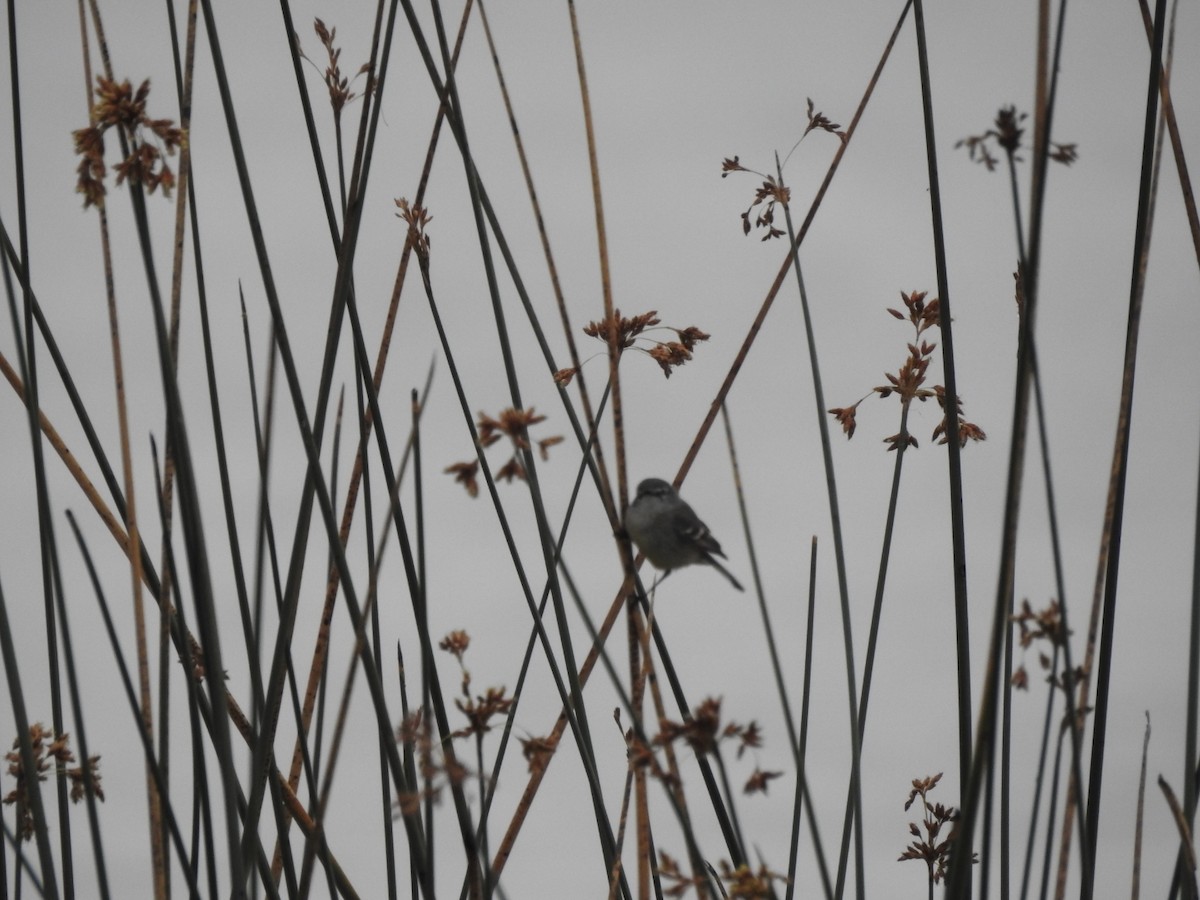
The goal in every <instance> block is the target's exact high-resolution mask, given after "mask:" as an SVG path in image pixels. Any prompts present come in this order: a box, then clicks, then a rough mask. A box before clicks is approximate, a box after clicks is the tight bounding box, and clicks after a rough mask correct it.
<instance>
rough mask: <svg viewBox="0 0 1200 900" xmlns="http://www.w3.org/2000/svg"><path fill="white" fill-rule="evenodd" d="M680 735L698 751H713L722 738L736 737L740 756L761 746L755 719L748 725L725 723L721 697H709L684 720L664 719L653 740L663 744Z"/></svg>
mask: <svg viewBox="0 0 1200 900" xmlns="http://www.w3.org/2000/svg"><path fill="white" fill-rule="evenodd" d="M680 739H682V740H685V741H687V743H688V744H689V745H690V746H691V748H692V749H693V750H695V751H696V752H697V753H713V752H714V751H715V750H716V749H717V744H718V743H720V742H721V741H725V740H736V741H737V742H738V751H737V756H738V759H741V758H742V754H743V753H745V752H746V750H747V749H750V748H754V749H757V748H759V747H761V746H762V730H761V729H760V728H759V727H758V724H757V723H756V722H753V721H751V722H750V724H749V725H739V724H738V723H736V722H730V723H728V724H727V725H724V726H722V725H721V699H720V698H719V697H708V698H706V699H705V700H704V701H702V702H701V704H700V705H699V706H697V707H696V708H695V709H694V710H692V715H691V718H689V719H688V720H687V721H685V722H672V721H671V720H670V719H663V720H662V722H661V723H660V726H659V733H658V736H657V737H656V738H654V743H655V744H656V745H658V746H660V747H661V746H664V745H666V744H671V743H674V742H675V741H677V740H680Z"/></svg>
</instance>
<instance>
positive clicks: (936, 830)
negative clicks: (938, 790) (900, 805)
mask: <svg viewBox="0 0 1200 900" xmlns="http://www.w3.org/2000/svg"><path fill="white" fill-rule="evenodd" d="M941 780H942V773H941V772H938V773H937V774H936V775H932V776H930V777H928V778H914V779H913V782H912V790H911V791H909V794H908V801H907V802H906V803H905V804H904V808H905V809H906V810H907V809H908V808H909V807H910V806H912V805H913V802H914V801H915V800H916V799H917V798H918V797H920V798H921V806H922V808H923V810H924V813H925V815H924V817H923V818H922V820H921V824H920V825H918V824H917V823H916V822H909V823H908V831H909V833H910V834H911V835H912V836H913V837H914V838H915V840H914V841H913V842H912V843H911V844H909V845H908V847H906V848H905V850H904V852H903V853H901V854H900V858H899V859H898V860H897V861H898V862H904V861H905V860H908V859H920V860H924V861H925V865H926V866H927V867H928V869H929V881H930V883H931V884H937V883H938V882H939V881H941V880H942V879H943V878H945V877H946V866H947V864H948V863H949V862H950V853H951V851H952V850H953V847H954V839H955V837H956V836H957V835H958V825H957V822H958V810H956V809H955V808H954V807H953V806H943V805H942V804H941V803H930V802H929V792H930V791H932V790H933V789H934V788H935V787H937V783H938V782H939V781H941ZM947 826H949V827H948V828H947ZM943 829H946V831H947V834H946V836H945V837H942V830H943ZM972 861H973V862H974V861H976V860H975V859H974V856H973V857H972Z"/></svg>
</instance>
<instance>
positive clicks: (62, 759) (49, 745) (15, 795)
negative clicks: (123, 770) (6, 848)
mask: <svg viewBox="0 0 1200 900" xmlns="http://www.w3.org/2000/svg"><path fill="white" fill-rule="evenodd" d="M70 740H71V738H70V735H67V734H59V735H55V733H54V731H53V730H51V729H48V728H46V727H45V726H43V725H42V723H41V722H35V723H34V724H32V725H30V726H29V743H30V745H31V746H32V749H33V765H34V772H33V775H32V780H36V781H45V780H46V779H47V778H48V777H49V775H50V773H51V772H53V773H54V774H55V775H64V776H66V778H67V779H68V780H69V781H70V782H71V802H72V803H78V802H79V801H80V800H82V799H83V798H84V796H85V795H86V794H87V792H88V791H89V790H90V791H91V792H92V795H93V796H94V797H96V798H97V799H99V800H104V789H103V788H102V787H101V786H100V757H99V756H89V757H88V759H87V766H86V767H85V766H75V765H72V763H74V762H75V754H74V753H72V752H71V747H70ZM12 746H13V748H12V750H10V751H9V752H8V753H6V754H5V755H4V758H5V760H6V761H7V762H8V775H9V777H10V778H12V779H14V781H15V784H14V786H13V788H12V790H10V791H9V792H8V793H7V794H5V795H4V805H5V806H14V807H16V819H17V828H16V834H17V839H18V840H22V841H28V840H32V838H33V835H34V831H35V827H34V826H35V823H34V821H33V811H32V809H31V808H30V803H29V796H30V791H31V790H33V789H34V788H33V783H32V781H31V776H30V774H29V773H28V772H26V771H25V765H24V763H23V762H22V760H21V752H20V750H18V749H17V748H18V747H19V746H20V741H19V740H17V739H15V738H14V739H13V743H12Z"/></svg>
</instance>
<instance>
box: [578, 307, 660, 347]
mask: <svg viewBox="0 0 1200 900" xmlns="http://www.w3.org/2000/svg"><path fill="white" fill-rule="evenodd" d="M659 321H660V320H659V318H658V313H657V312H656V311H655V310H650V311H649V312H645V313H642V314H641V315H639V316H634V317H632V318H629V319H627V318H624V317H623V316H622V315H621V311H620V310H619V309H614V310H613V313H612V315H611V316H609V317H607V318H605V319H600V320H598V321H595V322H589V323H588V324H587V325H585V326H583V333H584V334H586V335H587V336H588V337H594V338H599V339H600V340H602V341H604V342H605V343H615V344H616V345H617V346H618V347H620V348H621V349H626V348H628V347H632V346H633V339H634V338H636V337H637V336H638V335H639V334H641V333H642V332H643V331H645V330H646V329H647V328H650V327H652V326H654V325H657V324H659Z"/></svg>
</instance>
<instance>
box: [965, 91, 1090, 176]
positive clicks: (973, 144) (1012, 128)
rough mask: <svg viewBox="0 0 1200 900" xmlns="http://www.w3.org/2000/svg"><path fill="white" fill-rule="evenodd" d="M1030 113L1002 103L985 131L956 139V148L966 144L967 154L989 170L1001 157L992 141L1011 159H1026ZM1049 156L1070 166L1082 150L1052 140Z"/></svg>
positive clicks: (1013, 161)
mask: <svg viewBox="0 0 1200 900" xmlns="http://www.w3.org/2000/svg"><path fill="white" fill-rule="evenodd" d="M1027 118H1029V114H1028V113H1023V112H1022V113H1019V112H1017V108H1016V107H1015V106H1002V107H1001V108H1000V111H999V112H998V113H996V120H995V123H994V124H993V126H992V127H991V128H989V129H988V130H987V131H985V132H984V133H983V134H975V135H970V136H969V137H965V138H963V139H962V140H960V141H958V142H957V143H955V145H954V147H955V149H957V148H959V147H966V148H967V155H968V157H969V158H970V159H971V160H972V161H973V162H977V163H980V164H981V165H983V166H984V167H986V168H987V170H988V171H989V172H992V171H995V169H996V166H997V165H998V164H999V163H1000V160H999V159H998V158H997V157H996V156H995V155H994V154H993V153H992V152H991V147H990V145H992V144H994V145H995V146H997V147H999V148H1000V149H1001V150H1003V151H1004V154H1005V155H1006V156H1007V157H1008V158H1009V161H1010V162H1012V163H1019V162H1024V159H1023V158H1022V157H1021V156H1020V151H1021V148H1022V146H1023V138H1024V136H1025V129H1024V127H1023V125H1024V122H1025V120H1026V119H1027ZM1047 156H1049V158H1050V159H1051V160H1053V161H1054V162H1057V163H1062V164H1063V165H1064V166H1069V165H1070V164H1071V163H1073V162H1075V160H1077V159H1079V150H1078V147H1077V146H1076V145H1075V144H1060V143H1057V142H1055V141H1051V142H1050V147H1049V149H1048V151H1047Z"/></svg>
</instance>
